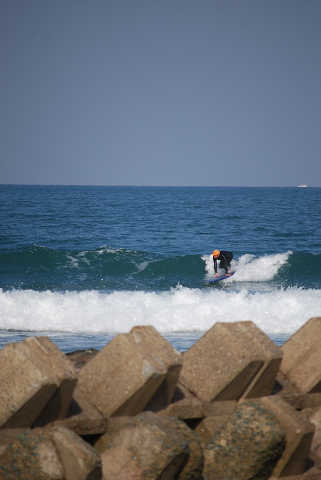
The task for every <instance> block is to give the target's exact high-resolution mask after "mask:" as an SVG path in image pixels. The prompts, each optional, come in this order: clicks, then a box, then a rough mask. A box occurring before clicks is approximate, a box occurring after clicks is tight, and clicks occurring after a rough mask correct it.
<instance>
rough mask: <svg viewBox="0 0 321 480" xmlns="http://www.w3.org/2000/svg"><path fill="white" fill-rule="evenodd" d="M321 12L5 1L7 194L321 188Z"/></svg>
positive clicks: (193, 2) (0, 149)
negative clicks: (26, 188)
mask: <svg viewBox="0 0 321 480" xmlns="http://www.w3.org/2000/svg"><path fill="white" fill-rule="evenodd" d="M320 127H321V1H320V0H300V1H299V0H277V1H276V0H1V2H0V184H7V183H9V184H55V185H60V184H62V185H168V186H175V185H178V186H180V185H182V186H185V185H195V186H208V185H209V186H212V185H213V186H293V185H298V184H302V183H304V184H308V185H309V186H321V128H320Z"/></svg>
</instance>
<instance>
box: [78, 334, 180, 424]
mask: <svg viewBox="0 0 321 480" xmlns="http://www.w3.org/2000/svg"><path fill="white" fill-rule="evenodd" d="M180 369H181V360H180V354H179V353H178V352H176V350H174V349H173V348H172V347H171V345H170V343H169V342H167V340H166V339H164V338H163V337H162V336H161V335H160V334H159V333H158V332H157V331H156V330H155V329H154V328H153V327H150V326H147V327H135V328H133V329H132V330H131V332H130V333H129V334H120V335H117V336H116V337H115V338H113V340H112V341H111V342H110V343H109V344H108V345H106V346H105V347H104V348H103V349H102V350H101V351H100V352H99V353H98V354H97V355H96V356H95V357H94V358H93V359H91V360H90V361H89V362H88V363H87V364H86V365H85V366H84V367H83V368H82V369H81V371H80V373H79V377H78V384H77V387H76V389H75V393H74V398H75V400H76V402H78V404H79V405H80V407H82V406H83V405H84V403H89V404H92V405H94V407H95V408H97V410H98V411H99V412H100V413H101V414H102V415H104V416H105V417H110V416H113V415H136V414H137V413H139V412H141V411H142V410H144V408H145V407H146V406H147V405H148V404H149V405H150V409H153V408H154V407H155V408H157V402H160V404H159V408H160V407H161V406H165V405H167V403H168V402H169V401H170V399H171V396H172V394H173V392H174V389H175V387H176V382H177V377H178V374H179V371H180ZM158 389H160V395H158V397H159V399H157V398H155V402H154V401H153V397H154V395H155V394H156V392H157V391H158Z"/></svg>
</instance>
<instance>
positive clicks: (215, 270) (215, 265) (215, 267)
mask: <svg viewBox="0 0 321 480" xmlns="http://www.w3.org/2000/svg"><path fill="white" fill-rule="evenodd" d="M213 263H214V272H215V273H217V260H216V258H214V257H213Z"/></svg>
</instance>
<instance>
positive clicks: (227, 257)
mask: <svg viewBox="0 0 321 480" xmlns="http://www.w3.org/2000/svg"><path fill="white" fill-rule="evenodd" d="M212 255H213V263H214V271H215V276H216V277H218V276H219V274H218V273H217V260H219V261H220V264H219V268H222V269H224V270H225V275H228V271H229V269H230V267H231V261H232V258H233V253H232V252H228V251H227V250H214V251H213V253H212Z"/></svg>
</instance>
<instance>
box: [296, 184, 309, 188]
mask: <svg viewBox="0 0 321 480" xmlns="http://www.w3.org/2000/svg"><path fill="white" fill-rule="evenodd" d="M297 187H298V188H307V185H306V184H305V183H300V185H297Z"/></svg>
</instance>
